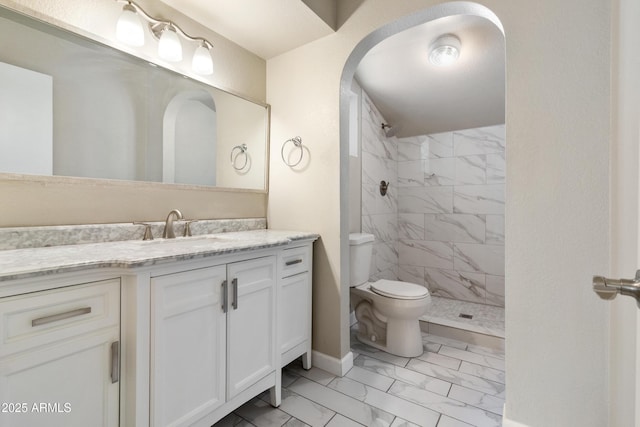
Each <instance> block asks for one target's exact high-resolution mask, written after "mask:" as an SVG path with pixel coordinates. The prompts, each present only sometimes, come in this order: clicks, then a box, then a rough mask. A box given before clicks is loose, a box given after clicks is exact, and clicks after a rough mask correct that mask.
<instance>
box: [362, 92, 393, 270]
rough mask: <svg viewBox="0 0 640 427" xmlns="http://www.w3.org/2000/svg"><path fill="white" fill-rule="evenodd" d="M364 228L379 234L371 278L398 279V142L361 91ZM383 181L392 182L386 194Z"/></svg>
mask: <svg viewBox="0 0 640 427" xmlns="http://www.w3.org/2000/svg"><path fill="white" fill-rule="evenodd" d="M361 120H362V121H361V132H360V135H361V156H362V232H363V233H371V234H373V235H375V236H376V241H375V243H374V246H373V262H372V263H371V264H372V265H371V274H370V277H371V279H372V280H378V279H390V280H397V279H398V274H399V272H398V265H399V264H398V237H399V235H398V190H399V188H398V144H397V139H396V138H395V137H392V138H387V137H386V135H385V133H384V132H383V130H382V126H381V125H382V123H383V122H385V120H384V118H383V117H382V115H381V114H380V112H379V111H378V109H377V108H376V106H375V105H374V104H373V102H371V100H370V99H369V97H368V96H367V94H366V93H365V92H364V91H363V92H362V118H361ZM380 181H385V182H389V188H388V191H387V194H386V196H382V195H381V194H380Z"/></svg>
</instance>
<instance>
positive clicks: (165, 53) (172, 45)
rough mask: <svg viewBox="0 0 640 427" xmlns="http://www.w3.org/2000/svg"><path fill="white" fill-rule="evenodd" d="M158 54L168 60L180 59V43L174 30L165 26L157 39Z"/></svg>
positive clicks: (175, 60) (177, 60) (176, 60)
mask: <svg viewBox="0 0 640 427" xmlns="http://www.w3.org/2000/svg"><path fill="white" fill-rule="evenodd" d="M158 55H159V56H160V58H162V59H164V60H165V61H169V62H179V61H182V44H181V43H180V39H178V34H177V33H176V31H175V30H174V29H173V28H171V27H169V26H167V27H166V28H165V29H164V30H162V35H161V36H160V40H159V41H158Z"/></svg>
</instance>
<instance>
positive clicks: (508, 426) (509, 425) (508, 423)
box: [502, 405, 529, 427]
mask: <svg viewBox="0 0 640 427" xmlns="http://www.w3.org/2000/svg"><path fill="white" fill-rule="evenodd" d="M503 408H504V409H503V410H502V427H529V426H527V425H526V424H522V423H519V422H516V421H512V420H510V419H508V418H507V405H504V406H503Z"/></svg>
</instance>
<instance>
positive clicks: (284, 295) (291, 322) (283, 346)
mask: <svg viewBox="0 0 640 427" xmlns="http://www.w3.org/2000/svg"><path fill="white" fill-rule="evenodd" d="M279 299H280V301H279V305H278V307H279V310H278V313H279V324H280V329H279V333H280V335H279V341H280V352H281V353H283V354H284V353H285V352H287V351H289V350H291V349H292V348H294V347H295V346H297V345H299V344H301V343H303V342H305V341H307V340H309V339H310V336H309V331H310V326H311V325H310V321H311V316H310V313H311V278H310V275H309V273H301V274H297V275H295V276H291V277H287V278H285V279H281V280H280V297H279ZM283 363H286V362H285V361H284V360H283Z"/></svg>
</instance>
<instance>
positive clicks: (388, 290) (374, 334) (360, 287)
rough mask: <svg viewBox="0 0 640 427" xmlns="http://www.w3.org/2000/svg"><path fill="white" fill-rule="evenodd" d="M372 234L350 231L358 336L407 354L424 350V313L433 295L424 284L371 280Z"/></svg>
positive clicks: (375, 345)
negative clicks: (421, 328) (421, 330)
mask: <svg viewBox="0 0 640 427" xmlns="http://www.w3.org/2000/svg"><path fill="white" fill-rule="evenodd" d="M374 239H375V238H374V236H373V235H372V234H363V233H353V234H350V235H349V246H350V265H351V277H350V286H351V292H350V296H351V306H352V307H353V309H354V311H355V313H356V319H358V334H357V337H358V340H359V341H361V342H363V343H365V344H367V345H370V346H372V347H375V348H378V349H380V350H383V351H386V352H387V353H391V354H395V355H397V356H403V357H416V356H420V355H421V354H422V352H423V348H422V336H421V334H420V321H419V320H418V319H419V318H420V316H422V315H423V314H424V313H426V311H427V308H428V306H429V303H430V302H431V297H430V295H429V291H428V290H427V288H425V287H424V286H420V285H417V284H415V283H407V282H399V281H395V280H384V279H382V280H378V281H376V282H369V281H368V280H369V270H370V267H371V259H372V253H373V241H374Z"/></svg>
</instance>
